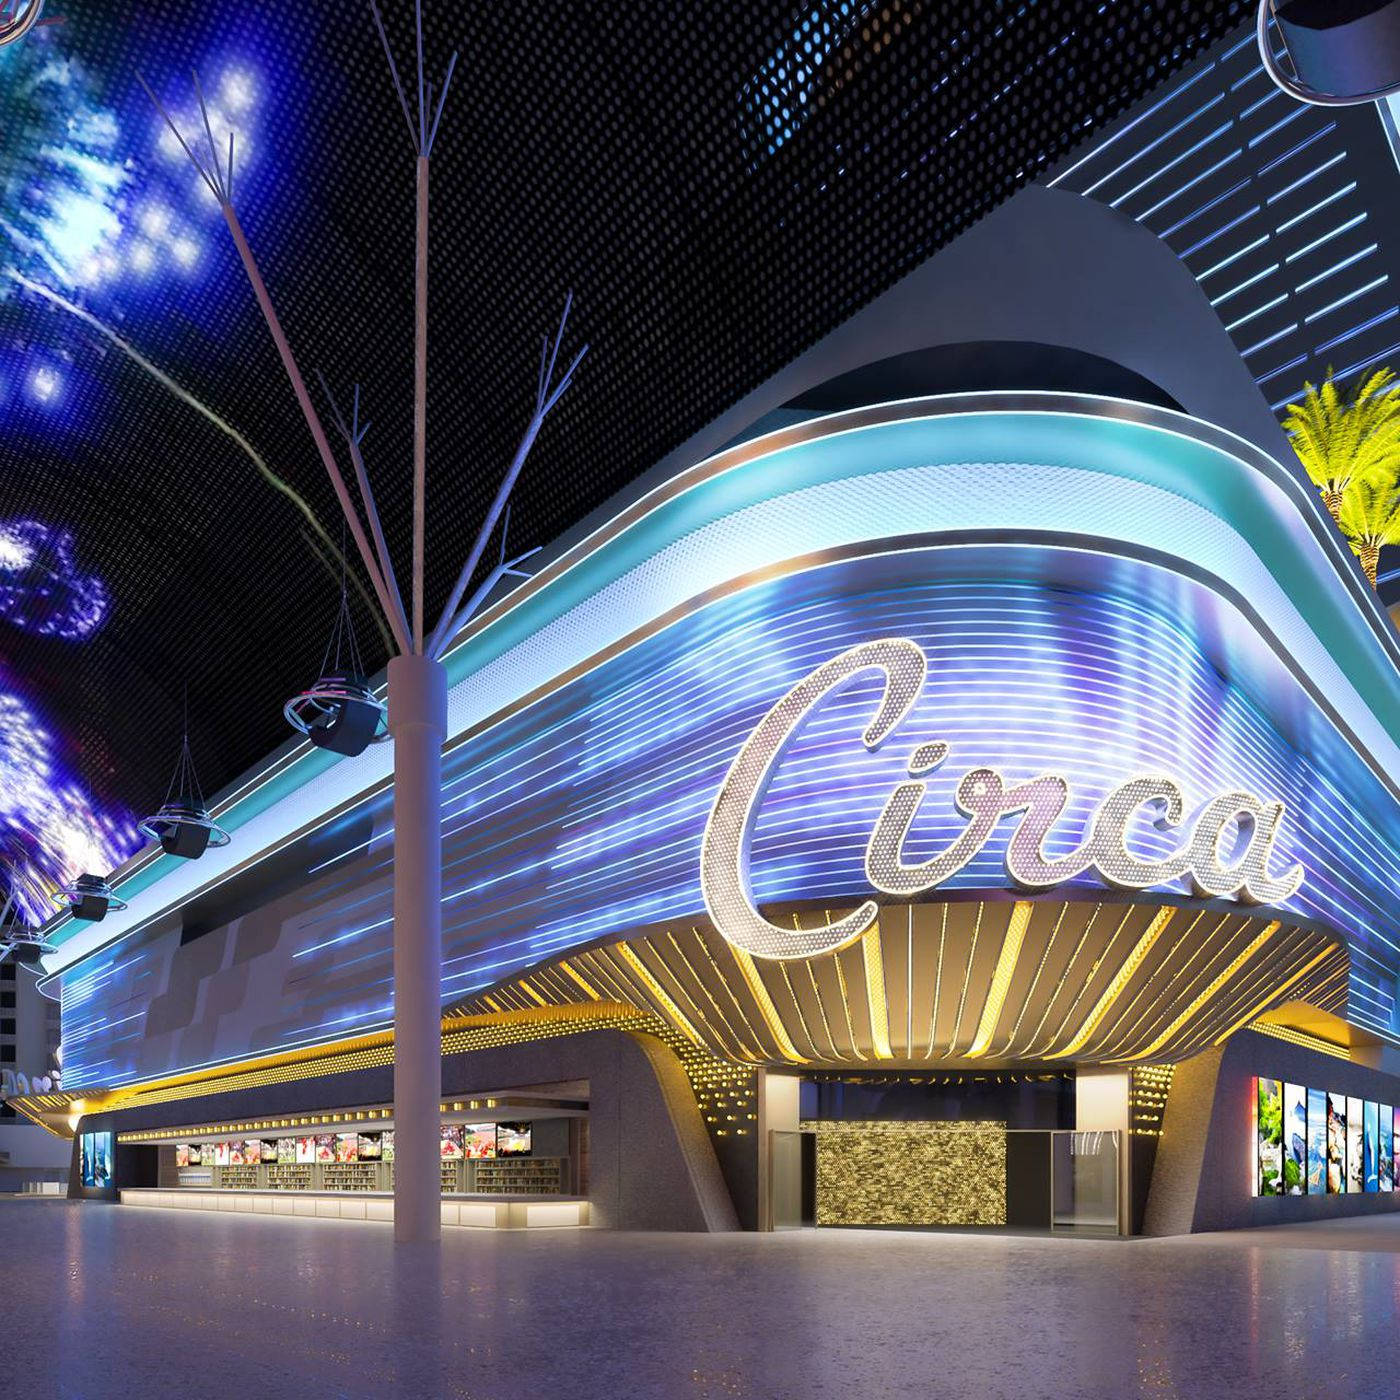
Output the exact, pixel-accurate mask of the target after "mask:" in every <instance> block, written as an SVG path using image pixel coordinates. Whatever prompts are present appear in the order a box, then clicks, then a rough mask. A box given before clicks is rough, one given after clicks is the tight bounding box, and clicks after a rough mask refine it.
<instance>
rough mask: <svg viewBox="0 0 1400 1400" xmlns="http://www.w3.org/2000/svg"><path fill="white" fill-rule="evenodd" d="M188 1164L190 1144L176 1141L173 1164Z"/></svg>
mask: <svg viewBox="0 0 1400 1400" xmlns="http://www.w3.org/2000/svg"><path fill="white" fill-rule="evenodd" d="M189 1164H190V1145H189V1143H187V1142H177V1143H176V1144H175V1165H176V1166H177V1167H187V1166H189Z"/></svg>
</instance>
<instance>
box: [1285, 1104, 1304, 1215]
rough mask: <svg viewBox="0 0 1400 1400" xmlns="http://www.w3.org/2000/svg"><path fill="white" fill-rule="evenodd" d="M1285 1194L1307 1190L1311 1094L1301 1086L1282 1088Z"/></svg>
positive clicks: (1297, 1194) (1299, 1193) (1293, 1194)
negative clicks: (1309, 1095) (1309, 1103)
mask: <svg viewBox="0 0 1400 1400" xmlns="http://www.w3.org/2000/svg"><path fill="white" fill-rule="evenodd" d="M1282 1147H1283V1154H1282V1194H1283V1195H1285V1196H1302V1195H1305V1194H1306V1190H1307V1151H1308V1091H1307V1090H1306V1089H1305V1088H1304V1087H1303V1086H1302V1085H1301V1084H1285V1085H1284V1086H1283V1144H1282Z"/></svg>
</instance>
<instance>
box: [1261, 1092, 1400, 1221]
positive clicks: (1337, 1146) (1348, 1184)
mask: <svg viewBox="0 0 1400 1400" xmlns="http://www.w3.org/2000/svg"><path fill="white" fill-rule="evenodd" d="M1254 1154H1255V1161H1254V1194H1255V1195H1256V1196H1339V1195H1352V1194H1358V1193H1360V1194H1364V1193H1366V1192H1381V1191H1390V1192H1393V1191H1396V1190H1400V1172H1397V1170H1396V1167H1397V1163H1400V1120H1397V1115H1396V1112H1395V1108H1394V1106H1393V1105H1391V1104H1387V1103H1375V1102H1372V1101H1371V1100H1370V1099H1356V1098H1352V1097H1351V1096H1350V1095H1347V1094H1335V1093H1332V1092H1330V1091H1327V1090H1323V1089H1310V1088H1306V1087H1304V1086H1303V1085H1301V1084H1290V1083H1288V1082H1287V1081H1286V1080H1281V1079H1265V1078H1262V1077H1261V1078H1258V1079H1256V1080H1255V1081H1254Z"/></svg>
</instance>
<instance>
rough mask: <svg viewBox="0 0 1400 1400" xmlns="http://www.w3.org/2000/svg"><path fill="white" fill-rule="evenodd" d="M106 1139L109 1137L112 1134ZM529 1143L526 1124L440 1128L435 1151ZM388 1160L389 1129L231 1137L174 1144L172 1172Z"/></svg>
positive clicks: (509, 1150) (468, 1155)
mask: <svg viewBox="0 0 1400 1400" xmlns="http://www.w3.org/2000/svg"><path fill="white" fill-rule="evenodd" d="M106 1136H108V1137H110V1136H111V1134H110V1133H109V1134H107V1135H106ZM533 1138H534V1134H533V1124H531V1123H444V1124H443V1125H442V1133H441V1137H440V1140H439V1150H440V1153H441V1156H442V1160H443V1161H444V1162H460V1161H464V1160H465V1161H481V1160H484V1159H488V1158H495V1157H529V1156H531V1155H532V1153H533V1150H534V1149H533ZM109 1155H110V1149H109ZM393 1160H394V1130H393V1129H392V1128H389V1129H386V1130H385V1131H383V1132H378V1133H343V1132H342V1133H314V1134H308V1135H306V1136H302V1137H283V1138H230V1139H228V1140H224V1141H217V1142H179V1143H176V1144H175V1165H176V1166H177V1167H244V1166H250V1167H251V1166H257V1165H259V1164H261V1163H266V1164H269V1165H271V1164H275V1163H283V1164H287V1163H297V1162H300V1163H303V1164H306V1163H311V1162H321V1163H327V1162H392V1161H393ZM109 1175H110V1171H109Z"/></svg>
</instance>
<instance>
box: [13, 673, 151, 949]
mask: <svg viewBox="0 0 1400 1400" xmlns="http://www.w3.org/2000/svg"><path fill="white" fill-rule="evenodd" d="M135 848H136V833H135V831H134V829H133V828H132V827H131V826H130V825H129V824H127V823H126V822H124V821H122V820H120V819H119V818H116V817H113V816H111V815H109V814H107V813H105V812H103V811H101V810H100V809H99V808H98V806H97V805H96V803H95V802H94V800H93V799H92V798H91V797H90V796H89V795H88V794H87V793H86V792H85V791H84V790H83V788H82V786H81V784H80V783H79V782H78V781H77V780H76V779H75V778H74V777H72V776H71V775H70V774H69V773H67V772H66V771H65V770H64V768H63V766H62V764H61V763H60V762H59V760H58V757H57V755H56V753H55V745H54V741H53V739H52V738H51V737H50V735H49V734H48V732H47V731H46V730H44V729H43V728H42V727H41V726H40V725H39V722H38V720H37V719H36V717H35V715H34V713H33V711H32V710H30V708H29V707H28V706H27V705H26V704H24V703H23V702H21V701H20V700H18V699H17V698H16V697H15V696H14V695H11V694H7V693H6V692H5V690H4V689H3V688H0V856H3V859H4V863H5V864H6V865H7V866H8V868H9V871H10V878H9V880H8V893H9V894H11V895H13V896H14V900H15V907H16V910H17V911H18V913H19V914H20V916H21V917H23V918H24V920H25V921H26V922H27V923H29V924H41V923H43V922H44V921H45V920H47V919H48V918H50V917H51V916H52V914H53V901H52V898H51V895H52V892H53V891H55V890H57V889H60V888H62V887H63V886H65V885H66V884H67V883H68V881H70V880H71V879H72V878H73V877H74V876H75V875H76V874H78V873H79V872H80V871H82V870H84V869H88V868H91V867H93V866H97V867H101V868H103V869H111V868H113V867H114V866H116V865H118V864H120V863H121V862H122V861H123V860H125V859H126V857H127V856H128V855H130V854H131V852H132V851H133V850H135Z"/></svg>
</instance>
